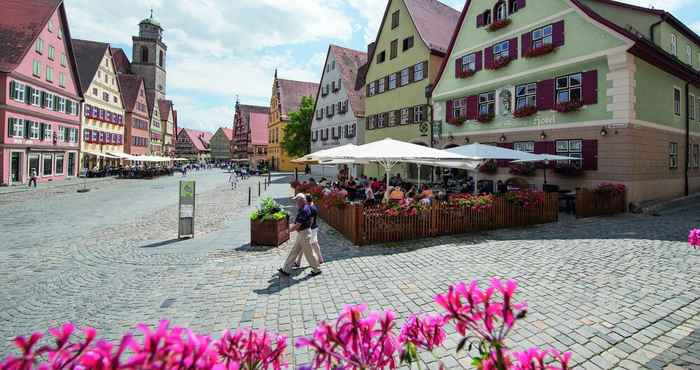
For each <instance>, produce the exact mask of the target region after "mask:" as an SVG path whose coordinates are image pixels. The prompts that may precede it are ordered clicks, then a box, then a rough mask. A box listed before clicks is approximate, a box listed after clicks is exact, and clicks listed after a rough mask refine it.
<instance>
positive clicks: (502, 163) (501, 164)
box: [496, 143, 513, 167]
mask: <svg viewBox="0 0 700 370" xmlns="http://www.w3.org/2000/svg"><path fill="white" fill-rule="evenodd" d="M498 146H499V147H501V148H506V149H511V150H513V143H498ZM496 164H497V166H498V167H510V161H509V160H507V159H505V160H504V159H499V160H497V161H496Z"/></svg>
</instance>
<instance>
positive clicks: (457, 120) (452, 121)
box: [448, 117, 467, 127]
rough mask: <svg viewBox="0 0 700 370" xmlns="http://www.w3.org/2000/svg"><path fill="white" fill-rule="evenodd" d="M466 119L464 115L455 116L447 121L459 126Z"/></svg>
mask: <svg viewBox="0 0 700 370" xmlns="http://www.w3.org/2000/svg"><path fill="white" fill-rule="evenodd" d="M466 121H467V118H466V117H455V118H453V119H451V120H450V121H449V122H448V123H449V124H451V125H454V126H458V127H459V126H462V125H463V124H464V122H466Z"/></svg>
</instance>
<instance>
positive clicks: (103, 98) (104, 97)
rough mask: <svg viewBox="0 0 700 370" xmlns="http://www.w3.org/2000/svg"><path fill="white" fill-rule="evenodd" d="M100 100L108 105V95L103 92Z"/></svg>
mask: <svg viewBox="0 0 700 370" xmlns="http://www.w3.org/2000/svg"><path fill="white" fill-rule="evenodd" d="M102 100H104V101H106V102H107V103H109V93H108V92H103V93H102Z"/></svg>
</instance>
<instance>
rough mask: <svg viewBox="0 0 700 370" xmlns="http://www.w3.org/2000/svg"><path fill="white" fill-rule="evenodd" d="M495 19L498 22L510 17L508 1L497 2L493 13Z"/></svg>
mask: <svg viewBox="0 0 700 370" xmlns="http://www.w3.org/2000/svg"><path fill="white" fill-rule="evenodd" d="M493 17H494V20H495V21H496V22H498V21H502V20H504V19H506V17H508V7H507V6H506V3H505V2H503V1H501V2H500V3H498V4H496V11H495V12H494V14H493Z"/></svg>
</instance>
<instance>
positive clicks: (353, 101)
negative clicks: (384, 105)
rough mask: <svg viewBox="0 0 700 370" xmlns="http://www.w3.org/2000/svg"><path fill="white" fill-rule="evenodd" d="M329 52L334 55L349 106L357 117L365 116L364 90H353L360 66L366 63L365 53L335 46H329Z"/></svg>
mask: <svg viewBox="0 0 700 370" xmlns="http://www.w3.org/2000/svg"><path fill="white" fill-rule="evenodd" d="M330 52H331V53H333V55H335V60H336V63H337V64H338V65H339V68H340V76H341V78H342V79H343V86H345V87H346V89H347V91H348V96H349V100H350V105H351V106H352V110H353V112H354V113H355V115H357V116H364V114H365V89H364V86H362V87H361V88H360V89H358V90H355V81H356V80H357V74H358V72H359V71H360V70H361V68H362V66H363V65H365V63H367V53H365V52H363V51H357V50H352V49H348V48H344V47H341V46H337V45H331V46H330Z"/></svg>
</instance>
